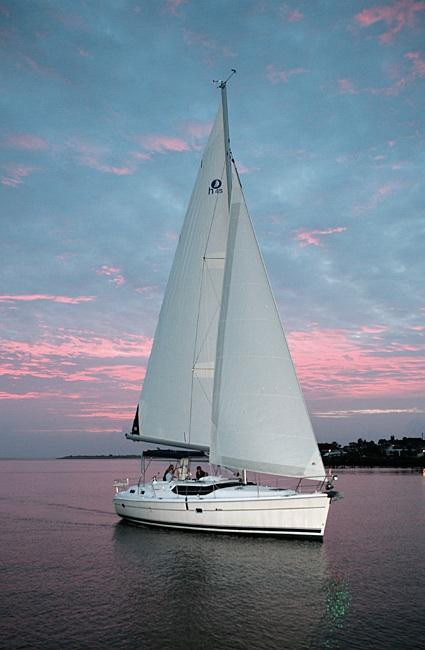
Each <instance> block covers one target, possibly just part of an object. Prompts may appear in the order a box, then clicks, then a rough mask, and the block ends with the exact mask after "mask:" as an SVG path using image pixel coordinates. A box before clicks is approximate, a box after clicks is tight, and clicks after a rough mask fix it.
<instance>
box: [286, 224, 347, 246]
mask: <svg viewBox="0 0 425 650" xmlns="http://www.w3.org/2000/svg"><path fill="white" fill-rule="evenodd" d="M346 230H347V228H345V227H343V226H339V227H337V228H327V229H326V230H304V231H303V230H300V231H298V232H297V234H296V236H295V239H296V240H297V241H298V242H300V245H301V247H302V248H303V247H304V246H323V243H322V242H321V241H320V239H319V237H324V236H326V235H333V234H335V233H339V232H345V231H346Z"/></svg>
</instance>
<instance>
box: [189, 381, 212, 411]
mask: <svg viewBox="0 0 425 650" xmlns="http://www.w3.org/2000/svg"><path fill="white" fill-rule="evenodd" d="M192 376H193V375H192ZM197 379H198V378H197ZM198 386H199V388H200V389H201V391H202V392H203V393H204V395H205V399H206V400H207V402H208V403H209V404H210V405H211V406H212V399H211V398H210V396H209V395H207V392H206V390H205V388H204V386H203V384H202V382H201V381H199V379H198Z"/></svg>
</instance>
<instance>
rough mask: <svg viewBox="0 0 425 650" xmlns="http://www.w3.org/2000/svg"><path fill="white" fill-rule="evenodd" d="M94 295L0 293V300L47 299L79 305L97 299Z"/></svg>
mask: <svg viewBox="0 0 425 650" xmlns="http://www.w3.org/2000/svg"><path fill="white" fill-rule="evenodd" d="M95 299H96V298H95V297H94V296H78V297H71V296H52V295H49V294H42V293H32V294H0V302H33V301H34V300H47V301H50V302H58V303H61V304H65V305H78V304H79V303H81V302H91V301H92V300H95Z"/></svg>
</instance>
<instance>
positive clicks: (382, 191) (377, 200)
mask: <svg viewBox="0 0 425 650" xmlns="http://www.w3.org/2000/svg"><path fill="white" fill-rule="evenodd" d="M399 188H400V183H399V182H398V181H390V182H388V183H385V184H384V185H381V186H380V187H378V188H377V189H376V190H375V191H374V192H373V194H372V196H371V197H370V199H369V200H368V201H367V202H366V203H364V204H362V205H355V206H354V207H353V212H354V214H357V215H359V214H363V213H365V212H369V211H370V210H374V209H375V208H377V207H378V206H379V205H380V204H381V203H382V201H384V200H385V199H386V198H387V197H389V196H391V195H392V194H394V192H395V191H396V190H398V189H399Z"/></svg>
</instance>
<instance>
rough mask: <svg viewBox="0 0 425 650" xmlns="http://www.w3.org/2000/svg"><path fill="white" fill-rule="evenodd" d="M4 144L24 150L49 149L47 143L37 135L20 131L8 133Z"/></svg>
mask: <svg viewBox="0 0 425 650" xmlns="http://www.w3.org/2000/svg"><path fill="white" fill-rule="evenodd" d="M4 144H5V145H6V146H7V147H10V148H12V149H24V150H26V151H43V150H46V149H49V143H48V142H46V140H44V139H43V138H40V137H39V136H38V135H32V134H30V133H21V134H14V135H9V136H8V137H7V138H6V139H5V140H4Z"/></svg>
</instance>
